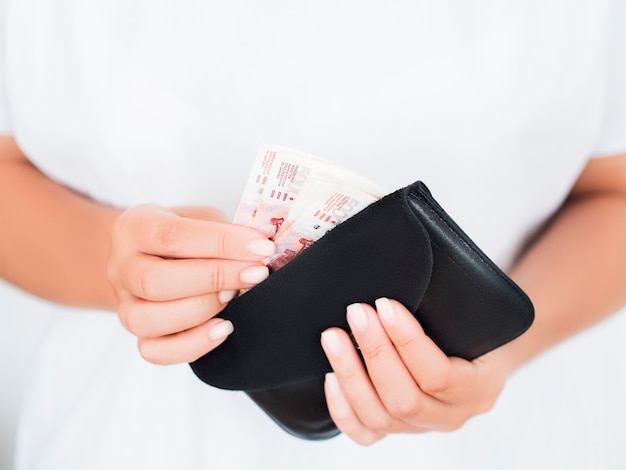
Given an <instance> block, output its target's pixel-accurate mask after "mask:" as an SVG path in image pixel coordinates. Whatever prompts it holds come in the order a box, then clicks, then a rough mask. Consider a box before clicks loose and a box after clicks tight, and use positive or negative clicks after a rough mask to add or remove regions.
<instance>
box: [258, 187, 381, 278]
mask: <svg viewBox="0 0 626 470" xmlns="http://www.w3.org/2000/svg"><path fill="white" fill-rule="evenodd" d="M381 196H382V195H381V194H378V193H376V194H373V193H371V192H368V191H365V190H362V189H360V188H359V187H357V186H353V185H351V184H349V183H346V182H344V183H341V182H333V181H329V180H324V179H319V178H311V179H309V180H307V182H306V183H305V185H304V186H303V188H302V196H301V198H300V199H298V201H297V202H296V203H294V205H293V206H292V208H291V210H290V211H289V213H288V214H287V218H286V221H285V222H284V223H283V225H282V226H281V229H280V231H279V232H278V234H277V235H276V236H275V237H274V243H275V244H276V254H275V255H274V256H272V257H270V258H269V259H268V260H267V265H268V267H269V268H270V272H274V271H276V270H277V269H280V268H281V267H282V266H284V265H285V264H287V263H288V262H289V261H291V260H292V259H293V258H295V257H296V256H297V255H299V254H300V253H301V252H302V251H303V250H305V249H306V248H308V247H309V246H311V245H312V244H313V243H315V242H316V241H317V240H319V239H320V238H321V237H323V236H324V235H325V234H326V233H327V232H328V231H329V230H332V229H333V228H334V227H335V226H337V225H339V224H341V223H342V222H344V221H346V220H347V219H348V218H350V217H352V216H353V215H355V214H356V213H358V212H360V211H361V210H362V209H364V208H365V207H367V206H368V205H370V204H371V203H372V202H374V201H377V200H378V199H380V197H381Z"/></svg>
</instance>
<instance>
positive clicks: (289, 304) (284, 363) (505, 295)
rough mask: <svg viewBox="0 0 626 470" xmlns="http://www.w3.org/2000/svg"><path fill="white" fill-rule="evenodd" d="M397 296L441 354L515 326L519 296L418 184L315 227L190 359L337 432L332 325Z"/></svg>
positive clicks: (298, 417)
mask: <svg viewBox="0 0 626 470" xmlns="http://www.w3.org/2000/svg"><path fill="white" fill-rule="evenodd" d="M379 297H388V298H392V299H396V300H398V301H400V302H401V303H402V304H404V305H405V306H406V307H407V308H408V309H409V310H410V311H412V312H414V314H415V316H416V318H417V319H418V320H419V321H420V323H421V325H422V326H423V327H424V330H425V331H426V333H427V334H428V335H429V336H430V337H431V338H432V339H433V340H434V342H435V343H436V344H437V345H438V346H439V347H440V348H441V349H442V350H443V351H444V352H445V353H446V354H447V355H449V356H457V357H462V358H465V359H468V360H472V359H475V358H476V357H478V356H480V355H482V354H484V353H486V352H488V351H491V350H492V349H495V348H497V347H498V346H501V345H502V344H504V343H506V342H508V341H510V340H512V339H514V338H515V337H517V336H518V335H520V334H522V333H523V332H524V331H525V330H526V329H527V328H528V327H529V326H530V324H531V323H532V321H533V317H534V312H533V306H532V303H531V301H530V299H529V298H528V296H527V295H526V294H525V293H524V292H523V291H522V290H521V289H520V288H519V287H518V286H517V285H516V284H515V283H514V282H513V281H512V280H511V279H510V278H509V277H508V276H507V275H506V274H504V273H503V272H502V271H501V270H500V269H499V268H498V267H497V266H496V265H495V264H494V263H493V262H492V261H491V260H490V259H489V258H488V257H487V256H486V255H485V254H484V253H483V252H482V251H481V250H480V249H479V248H478V247H477V246H476V245H475V244H474V243H473V242H472V240H471V239H470V238H469V237H468V236H467V235H466V234H465V233H464V232H463V231H462V230H461V229H460V228H459V227H458V226H457V224H456V223H455V222H454V221H453V220H452V219H451V218H450V217H449V216H448V215H447V214H446V213H445V211H444V210H443V209H442V208H441V207H440V206H439V204H438V203H437V202H436V201H435V200H434V199H433V197H432V195H431V194H430V191H429V190H428V188H427V187H426V186H425V185H424V183H422V182H421V181H418V182H416V183H413V184H412V185H410V186H407V187H405V188H402V189H399V190H397V191H395V192H393V193H391V194H389V195H388V196H385V197H384V198H382V199H381V200H380V201H377V202H375V203H373V204H371V205H370V206H368V207H366V208H365V209H364V210H362V211H361V212H359V213H358V214H356V215H355V216H354V217H352V218H350V219H348V220H347V221H345V222H344V223H342V224H341V225H339V226H337V227H335V228H334V229H333V230H331V231H330V232H328V233H327V234H326V235H324V236H323V237H322V238H321V239H320V240H318V241H317V242H316V243H315V244H313V245H312V246H311V247H309V248H308V249H306V250H305V251H304V252H302V253H301V254H300V255H299V256H298V257H297V258H295V259H294V260H293V261H291V262H290V263H289V264H287V265H286V266H284V267H282V268H281V269H279V270H278V271H276V272H275V273H274V274H272V275H271V276H270V277H269V278H268V279H266V280H265V281H263V282H262V283H261V284H259V285H257V286H255V287H254V288H252V289H250V290H249V291H248V292H246V293H245V294H243V295H241V296H240V297H237V298H236V299H234V300H233V301H231V302H230V303H229V304H228V306H227V307H226V308H225V309H224V310H223V311H222V312H221V313H220V315H219V316H220V317H222V318H225V319H228V320H230V321H231V322H232V323H233V324H234V327H235V329H234V332H233V333H232V334H231V335H230V337H229V338H228V339H227V340H226V341H225V342H224V343H223V344H222V345H221V346H220V347H219V348H217V349H216V350H214V351H212V352H210V353H209V354H207V355H205V356H203V357H201V358H200V359H198V360H197V361H195V362H193V363H192V364H191V368H192V370H193V371H194V373H195V374H196V375H197V376H198V377H199V378H200V379H201V380H203V381H204V382H206V383H208V384H210V385H213V386H215V387H219V388H224V389H229V390H243V391H245V392H246V393H247V394H248V395H249V396H250V398H252V400H254V401H255V402H256V403H257V404H258V405H259V406H260V407H261V408H262V409H263V410H264V411H265V412H266V413H267V414H268V415H269V416H270V417H271V418H272V419H273V420H274V421H276V423H278V424H279V425H280V426H281V427H282V428H283V429H284V430H285V431H287V432H289V433H291V434H293V435H295V436H297V437H301V438H304V439H328V438H330V437H333V436H334V435H336V434H338V433H339V431H338V430H337V428H336V426H335V425H334V423H333V421H332V419H331V418H330V415H329V413H328V408H327V406H326V400H325V396H324V391H323V383H324V375H325V373H326V372H330V371H331V367H330V365H329V363H328V361H327V359H326V356H325V355H324V352H323V350H322V348H321V345H320V335H321V333H322V332H323V331H324V330H325V329H327V328H329V327H340V328H343V329H345V330H346V331H349V327H348V324H347V321H346V307H347V306H348V305H349V304H351V303H354V302H367V303H370V304H372V305H373V303H374V301H375V300H376V299H377V298H379Z"/></svg>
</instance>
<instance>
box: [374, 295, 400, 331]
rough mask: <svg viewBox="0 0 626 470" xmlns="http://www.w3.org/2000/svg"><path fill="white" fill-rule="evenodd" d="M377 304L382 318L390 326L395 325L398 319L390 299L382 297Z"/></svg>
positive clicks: (377, 300)
mask: <svg viewBox="0 0 626 470" xmlns="http://www.w3.org/2000/svg"><path fill="white" fill-rule="evenodd" d="M375 304H376V310H377V311H378V315H379V316H380V318H382V320H383V321H384V322H385V323H387V324H388V325H393V324H394V323H395V322H396V319H397V316H396V309H394V308H393V305H391V302H390V301H389V299H387V298H385V297H381V298H380V299H376V302H375Z"/></svg>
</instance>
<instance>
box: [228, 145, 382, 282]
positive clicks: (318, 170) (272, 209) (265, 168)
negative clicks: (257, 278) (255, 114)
mask: <svg viewBox="0 0 626 470" xmlns="http://www.w3.org/2000/svg"><path fill="white" fill-rule="evenodd" d="M386 193H387V191H386V190H385V188H383V187H382V186H380V185H378V184H377V183H375V182H373V181H372V180H370V179H367V178H365V177H363V176H362V175H359V174H358V173H355V172H353V171H352V170H349V169H347V168H345V167H343V166H341V165H338V164H336V163H334V162H332V161H330V160H326V159H323V158H321V157H318V156H315V155H310V154H307V153H304V152H300V151H298V150H293V149H289V148H286V147H282V146H279V145H274V144H262V145H261V147H260V148H259V151H258V152H257V155H256V158H255V160H254V162H253V164H252V168H251V170H250V174H249V176H248V179H247V181H246V186H245V188H244V190H243V193H242V196H241V199H240V202H239V205H238V207H237V210H236V212H235V216H234V218H233V222H234V223H235V224H239V225H244V226H247V227H252V228H255V229H256V230H258V231H259V232H261V233H263V234H264V235H265V236H267V237H268V238H270V239H272V240H274V242H275V244H276V247H277V250H276V254H275V255H274V256H272V257H269V258H268V259H266V260H265V261H266V263H267V264H268V266H269V267H270V270H271V271H275V270H276V269H279V268H280V267H282V266H284V265H285V264H286V263H288V262H289V261H290V260H292V259H293V258H294V257H295V256H297V255H298V254H299V253H301V252H302V251H303V250H305V249H306V248H308V247H309V246H310V245H311V244H313V243H315V242H316V241H317V240H319V239H320V238H321V237H322V236H323V235H324V234H326V233H327V232H328V231H329V230H331V229H332V228H333V227H335V226H337V225H339V224H340V223H342V222H344V221H345V220H346V219H347V218H349V217H351V216H352V215H354V214H356V213H357V212H359V211H360V210H362V209H363V208H365V207H366V206H367V205H369V204H371V203H372V202H374V201H376V200H378V199H380V198H381V197H382V196H383V195H385V194H386Z"/></svg>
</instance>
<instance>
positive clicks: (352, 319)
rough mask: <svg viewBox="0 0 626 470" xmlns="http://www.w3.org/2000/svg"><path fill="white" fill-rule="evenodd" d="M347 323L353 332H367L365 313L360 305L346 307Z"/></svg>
mask: <svg viewBox="0 0 626 470" xmlns="http://www.w3.org/2000/svg"><path fill="white" fill-rule="evenodd" d="M347 310H348V322H349V323H350V326H351V327H352V330H353V331H365V330H367V323H368V321H367V312H366V311H365V309H364V308H363V305H361V304H352V305H348V308H347Z"/></svg>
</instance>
